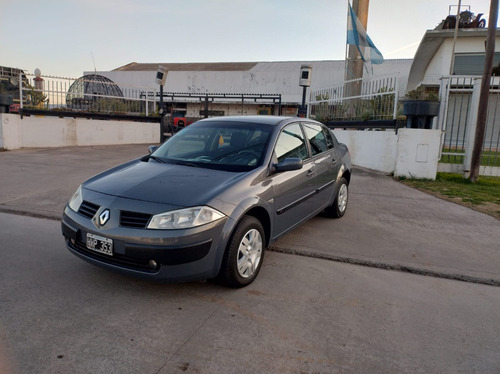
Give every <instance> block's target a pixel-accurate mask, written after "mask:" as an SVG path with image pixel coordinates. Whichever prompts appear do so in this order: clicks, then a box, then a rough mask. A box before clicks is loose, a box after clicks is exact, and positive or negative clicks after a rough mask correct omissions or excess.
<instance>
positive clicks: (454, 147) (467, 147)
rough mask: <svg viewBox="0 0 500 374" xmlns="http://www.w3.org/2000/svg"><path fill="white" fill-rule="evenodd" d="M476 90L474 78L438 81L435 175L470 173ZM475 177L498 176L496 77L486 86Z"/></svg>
mask: <svg viewBox="0 0 500 374" xmlns="http://www.w3.org/2000/svg"><path fill="white" fill-rule="evenodd" d="M480 86H481V77H477V76H451V77H443V78H442V80H441V87H440V97H441V109H440V115H439V119H438V121H439V122H438V126H439V129H441V130H443V136H442V139H441V158H440V163H439V165H438V171H442V172H454V173H464V174H467V173H468V172H469V170H470V164H471V159H472V150H473V146H474V136H475V133H476V123H477V114H478V112H477V110H478V106H479V92H480ZM479 173H480V174H481V175H494V176H500V77H492V79H491V82H490V93H489V97H488V112H487V117H486V131H485V136H484V141H483V149H482V152H481V166H480V169H479Z"/></svg>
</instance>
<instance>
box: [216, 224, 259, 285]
mask: <svg viewBox="0 0 500 374" xmlns="http://www.w3.org/2000/svg"><path fill="white" fill-rule="evenodd" d="M265 243H266V240H265V235H264V229H263V228H262V224H261V223H260V221H259V220H258V219H257V218H255V217H252V216H244V217H243V218H242V219H241V220H240V222H238V224H237V225H236V228H235V229H234V231H233V233H232V235H231V238H230V239H229V243H228V245H227V248H226V252H225V254H224V258H223V259H222V266H221V270H220V272H219V277H218V278H219V279H220V280H221V281H222V282H223V283H224V284H225V285H226V286H229V287H232V288H241V287H245V286H248V285H249V284H250V283H252V282H253V281H254V280H255V278H257V275H258V274H259V271H260V268H261V267H262V261H263V260H264V252H265Z"/></svg>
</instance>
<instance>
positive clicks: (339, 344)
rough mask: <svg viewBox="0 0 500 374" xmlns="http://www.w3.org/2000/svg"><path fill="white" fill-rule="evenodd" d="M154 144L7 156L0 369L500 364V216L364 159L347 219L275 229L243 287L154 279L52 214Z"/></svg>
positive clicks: (1, 218)
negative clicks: (65, 232) (117, 261)
mask: <svg viewBox="0 0 500 374" xmlns="http://www.w3.org/2000/svg"><path fill="white" fill-rule="evenodd" d="M145 153H146V146H141V145H139V146H137V145H134V146H113V147H80V148H58V149H31V150H29V149H26V150H19V151H11V152H0V175H1V181H0V373H2V374H17V373H37V374H38V373H68V372H71V373H89V372H95V373H152V374H153V373H159V374H163V373H172V372H193V373H196V372H198V373H233V372H238V373H255V372H269V373H271V372H273V373H274V372H277V373H378V372H381V373H405V372H406V373H437V372H439V373H498V372H500V358H499V356H498V346H500V323H499V322H500V314H499V313H498V310H499V309H500V288H499V287H496V286H489V285H485V284H493V285H499V284H500V246H499V244H498V243H500V224H499V221H498V220H496V219H494V218H492V217H489V216H486V215H484V214H482V213H477V212H474V211H472V210H470V209H467V208H464V207H461V206H458V205H455V204H453V203H450V202H446V201H443V200H439V199H437V198H435V197H432V196H429V195H426V194H424V193H422V192H419V191H416V190H413V189H411V188H409V187H406V186H404V185H402V184H400V183H397V182H395V181H393V180H392V179H391V178H390V177H388V176H385V175H383V174H380V173H376V172H372V171H369V170H364V169H359V168H357V169H356V170H355V174H354V176H353V180H352V184H351V189H350V203H349V204H350V205H349V210H348V212H347V214H346V215H345V216H344V217H343V218H342V219H340V220H331V219H328V218H326V217H323V216H321V215H320V216H318V217H316V218H315V219H313V220H311V221H310V222H308V223H307V224H305V225H303V226H301V227H299V228H298V229H297V230H295V231H294V232H292V233H290V234H288V235H286V236H285V237H283V238H282V239H280V240H279V241H278V242H276V243H275V245H274V246H273V249H274V251H270V252H268V253H267V255H266V258H265V261H264V266H263V270H262V272H261V274H260V275H259V278H258V279H257V280H256V282H254V283H253V284H252V285H250V286H249V287H247V288H245V289H242V290H228V289H225V288H222V287H219V286H218V285H216V284H213V283H211V282H208V283H188V284H178V285H164V284H155V283H147V282H144V281H140V280H136V279H132V278H127V277H124V276H121V275H117V274H114V273H110V272H108V271H105V270H103V269H99V268H95V267H93V266H91V265H89V264H87V263H85V262H83V261H81V260H79V259H77V258H76V257H74V256H73V255H71V254H70V253H69V252H68V251H67V250H66V249H65V247H64V243H63V240H62V237H61V234H60V227H59V222H58V219H59V217H60V215H61V212H62V209H63V207H64V204H65V202H66V201H67V199H68V198H69V197H70V196H71V194H72V193H73V192H74V190H75V189H76V187H77V186H78V184H79V183H81V182H82V181H83V180H85V179H86V178H88V177H90V176H92V175H94V174H95V173H97V172H99V171H102V170H104V169H106V168H109V167H112V166H114V165H116V164H117V163H119V162H122V161H126V160H129V159H132V158H136V157H139V156H141V155H143V154H145ZM2 211H3V212H4V213H1V212H2ZM6 212H9V214H6ZM11 213H17V214H11ZM35 217H47V218H50V219H41V218H35ZM280 252H284V253H280ZM289 253H294V254H299V255H300V256H296V255H290V254H289ZM331 260H333V261H331ZM352 264H357V265H352ZM359 265H364V266H359ZM383 269H392V270H400V271H387V270H383ZM408 272H413V273H422V274H428V275H431V276H422V275H416V274H411V273H408ZM443 277H450V278H453V279H461V280H465V281H467V282H463V281H456V280H447V279H443Z"/></svg>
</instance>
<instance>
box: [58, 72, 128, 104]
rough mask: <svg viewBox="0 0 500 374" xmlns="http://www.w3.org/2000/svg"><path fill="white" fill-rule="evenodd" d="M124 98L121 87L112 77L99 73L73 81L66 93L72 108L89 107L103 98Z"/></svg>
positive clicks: (67, 102)
mask: <svg viewBox="0 0 500 374" xmlns="http://www.w3.org/2000/svg"><path fill="white" fill-rule="evenodd" d="M110 97H111V98H113V99H117V98H123V92H122V90H121V89H120V87H118V86H117V84H116V83H115V82H113V81H112V80H111V79H109V78H106V77H104V76H102V75H98V74H89V75H84V76H83V77H80V78H78V79H77V80H75V81H74V82H73V84H72V85H71V86H70V87H69V90H68V93H67V94H66V104H67V106H68V107H71V108H78V109H88V106H90V105H92V104H93V103H95V102H96V101H98V100H100V99H103V98H110Z"/></svg>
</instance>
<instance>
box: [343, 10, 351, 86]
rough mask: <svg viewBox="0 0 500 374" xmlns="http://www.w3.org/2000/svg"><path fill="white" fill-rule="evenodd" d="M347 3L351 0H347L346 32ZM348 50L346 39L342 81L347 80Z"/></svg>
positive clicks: (347, 18)
mask: <svg viewBox="0 0 500 374" xmlns="http://www.w3.org/2000/svg"><path fill="white" fill-rule="evenodd" d="M349 5H351V1H350V0H347V14H346V20H347V22H346V33H347V28H348V26H349V25H348V24H347V23H348V22H349ZM348 51H349V44H347V40H346V43H345V56H344V82H345V81H347V80H348V79H347V63H348V58H349V57H348V55H347V54H348Z"/></svg>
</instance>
